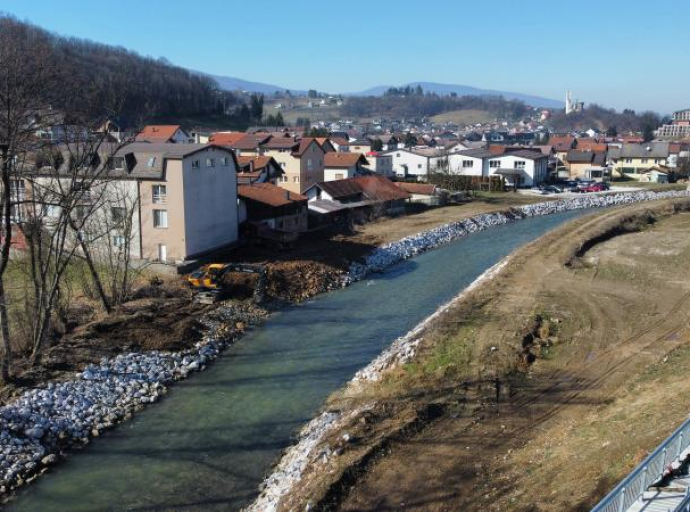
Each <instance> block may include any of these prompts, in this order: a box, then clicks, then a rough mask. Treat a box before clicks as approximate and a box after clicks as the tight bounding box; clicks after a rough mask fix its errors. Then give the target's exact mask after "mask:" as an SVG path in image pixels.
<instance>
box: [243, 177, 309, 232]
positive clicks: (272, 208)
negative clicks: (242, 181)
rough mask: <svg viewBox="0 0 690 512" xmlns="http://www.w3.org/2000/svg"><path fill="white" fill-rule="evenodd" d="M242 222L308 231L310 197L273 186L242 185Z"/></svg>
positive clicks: (259, 184) (268, 184) (279, 228)
mask: <svg viewBox="0 0 690 512" xmlns="http://www.w3.org/2000/svg"><path fill="white" fill-rule="evenodd" d="M237 196H238V198H239V219H240V223H243V222H259V223H262V224H264V225H266V226H268V227H270V228H272V229H278V230H281V231H290V232H295V233H299V232H303V231H306V230H307V228H308V209H307V198H306V197H305V196H303V195H300V194H296V193H294V192H290V191H289V190H285V189H284V188H280V187H276V186H275V185H273V184H271V183H255V184H253V185H240V186H239V187H238V188H237Z"/></svg>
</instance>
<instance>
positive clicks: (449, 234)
mask: <svg viewBox="0 0 690 512" xmlns="http://www.w3.org/2000/svg"><path fill="white" fill-rule="evenodd" d="M680 197H690V191H687V190H682V191H668V192H647V191H642V192H626V193H616V194H606V195H583V196H582V197H575V198H572V199H563V200H560V201H550V202H545V203H537V204H531V205H525V206H520V207H516V208H511V209H510V210H507V211H504V212H496V213H486V214H482V215H477V216H476V217H471V218H469V219H464V220H461V221H459V222H452V223H450V224H446V225H445V226H441V227H438V228H435V229H431V230H429V231H424V232H422V233H418V234H416V235H412V236H409V237H406V238H403V239H402V240H398V241H396V242H392V243H389V244H386V245H383V246H381V247H379V248H377V249H375V250H374V251H373V252H372V253H371V254H370V255H369V256H367V257H366V258H365V260H364V261H363V262H361V263H353V264H352V265H351V266H350V269H349V272H347V273H346V274H345V275H344V276H343V281H344V283H345V285H348V284H350V283H353V282H355V281H359V280H361V279H364V278H365V277H366V276H367V275H368V274H370V273H372V272H381V271H382V270H384V269H386V268H388V267H390V266H391V265H395V264H396V263H399V262H401V261H403V260H406V259H409V258H412V257H414V256H416V255H418V254H421V253H423V252H426V251H428V250H430V249H433V248H435V247H438V246H440V245H443V244H447V243H449V242H451V241H453V240H456V239H458V238H461V237H463V236H466V235H468V234H470V233H476V232H477V231H483V230H485V229H488V228H490V227H492V226H500V225H504V224H509V223H511V222H515V221H518V220H521V219H524V218H528V217H540V216H543V215H551V214H554V213H562V212H568V211H573V210H584V209H589V208H609V207H613V206H623V205H626V204H632V203H637V202H642V201H656V200H659V199H673V198H680Z"/></svg>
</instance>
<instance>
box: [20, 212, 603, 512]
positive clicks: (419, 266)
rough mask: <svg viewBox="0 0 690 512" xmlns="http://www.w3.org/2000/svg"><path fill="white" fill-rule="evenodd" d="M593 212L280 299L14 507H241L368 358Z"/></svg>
mask: <svg viewBox="0 0 690 512" xmlns="http://www.w3.org/2000/svg"><path fill="white" fill-rule="evenodd" d="M590 212H591V210H590ZM585 213H588V212H587V211H574V212H568V213H563V214H556V215H549V216H545V217H536V218H531V219H525V220H522V221H519V222H516V223H513V224H509V225H506V226H500V227H495V228H491V229H488V230H486V231H483V232H480V233H476V234H473V235H470V236H467V237H465V238H462V239H459V240H457V241H455V242H453V243H451V244H448V245H446V246H443V247H440V248H438V249H436V250H434V251H430V252H427V253H425V254H422V255H420V256H418V257H416V258H414V259H412V260H408V261H406V262H404V263H401V264H399V265H396V266H395V267H392V268H391V269H389V270H388V271H387V272H385V273H383V274H378V275H375V276H372V277H371V278H370V279H367V280H365V281H362V282H359V283H356V284H354V285H352V286H350V287H349V288H346V289H343V290H339V291H336V292H331V293H328V294H324V295H321V296H319V297H317V298H315V299H313V300H310V301H308V302H306V303H304V304H301V305H298V306H291V307H288V308H285V309H282V310H280V311H279V312H277V313H275V314H273V315H272V316H271V317H270V318H269V319H268V320H267V321H266V322H265V323H264V324H263V325H261V326H260V327H257V328H255V329H252V330H250V331H249V332H248V333H247V334H246V335H245V336H244V337H243V338H242V339H240V340H239V341H238V342H237V343H236V344H235V345H233V346H232V347H230V348H229V349H228V350H227V351H226V352H225V353H224V354H223V355H222V356H221V357H220V358H219V359H218V360H217V361H216V362H215V363H214V364H213V365H211V366H210V367H209V368H208V369H207V370H206V371H205V372H203V373H200V374H197V375H194V376H193V377H191V378H190V379H188V380H186V381H183V382H179V383H177V384H175V385H174V386H172V387H171V389H170V392H169V394H168V395H167V397H166V398H165V399H164V400H163V401H161V402H160V403H158V404H156V405H153V406H150V407H149V408H148V409H146V410H145V411H143V412H142V413H139V414H137V415H136V417H135V418H134V419H133V420H132V421H130V422H127V423H123V424H121V425H119V426H118V427H117V428H115V429H113V430H111V431H109V432H107V433H106V434H105V435H103V436H102V437H100V438H97V439H94V440H93V441H92V443H90V444H89V445H88V446H87V447H86V448H84V449H82V450H80V451H75V452H73V453H72V454H71V455H70V457H69V458H68V459H67V461H65V462H64V463H63V464H61V465H60V466H58V467H57V468H56V469H55V470H54V471H53V472H51V473H49V474H46V475H44V476H43V477H41V478H40V479H38V481H37V482H36V483H34V484H33V485H30V486H27V487H25V488H24V489H23V490H22V491H21V492H20V494H19V496H18V498H17V500H16V501H15V502H13V503H12V504H11V505H9V506H8V509H9V510H13V511H31V512H36V511H53V510H65V511H67V510H69V511H105V510H136V511H153V510H185V511H189V510H238V509H239V508H240V507H241V506H242V505H245V504H247V503H248V502H250V501H251V500H252V499H253V497H254V496H255V495H256V494H257V487H258V485H259V484H260V482H261V481H262V479H263V478H264V476H265V474H266V472H267V471H269V469H270V466H271V464H272V463H273V462H274V461H275V460H276V458H277V457H278V456H279V455H280V452H281V450H282V449H284V448H285V447H286V446H288V445H289V444H291V442H292V441H293V440H294V439H293V436H294V435H295V433H296V432H297V431H298V430H299V428H300V427H301V426H302V425H303V424H305V423H306V422H308V421H309V420H310V419H311V418H312V417H313V416H314V415H315V414H316V413H317V412H318V410H319V407H320V406H321V405H322V404H323V402H324V400H325V399H326V397H327V396H328V395H329V394H330V393H332V392H333V391H335V390H336V389H338V388H339V387H341V386H342V385H343V384H344V383H345V382H347V381H348V380H349V379H350V378H351V377H352V376H353V374H354V373H355V372H356V371H357V370H358V369H359V368H361V367H363V366H365V365H366V364H367V363H369V362H370V361H371V360H372V359H373V358H374V357H376V356H377V355H378V354H379V353H380V352H381V351H382V350H383V349H384V348H385V347H386V346H387V345H388V344H390V343H391V342H392V341H393V340H394V339H396V338H397V337H399V336H401V335H403V334H405V333H406V332H407V331H409V330H410V329H411V328H413V327H414V326H415V325H417V324H418V323H419V322H420V321H422V320H423V319H424V318H426V317H427V316H428V315H430V314H431V313H433V312H434V311H435V310H436V309H437V308H438V307H439V306H440V305H441V304H443V303H445V302H447V301H448V300H450V299H451V298H452V297H454V296H455V295H457V294H458V293H459V292H460V291H461V290H462V289H463V288H465V287H466V286H467V285H469V284H470V283H471V282H472V281H473V280H474V279H476V278H477V277H478V276H479V275H480V274H481V273H482V272H484V271H485V270H486V269H488V268H489V267H491V266H492V265H494V264H495V263H497V262H498V261H500V260H501V259H502V258H503V257H505V256H506V255H508V254H509V253H511V252H512V251H513V250H515V249H516V248H518V247H519V246H521V245H523V244H525V243H527V242H529V241H531V240H534V239H536V238H538V237H539V236H541V235H543V234H544V233H546V232H547V231H549V230H551V229H552V228H554V227H556V226H558V225H560V224H562V223H563V222H565V221H567V220H569V219H573V218H575V217H578V216H581V215H583V214H585Z"/></svg>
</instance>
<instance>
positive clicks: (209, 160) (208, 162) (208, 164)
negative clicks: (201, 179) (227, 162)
mask: <svg viewBox="0 0 690 512" xmlns="http://www.w3.org/2000/svg"><path fill="white" fill-rule="evenodd" d="M215 166H216V161H215V160H214V159H213V158H207V159H206V167H215Z"/></svg>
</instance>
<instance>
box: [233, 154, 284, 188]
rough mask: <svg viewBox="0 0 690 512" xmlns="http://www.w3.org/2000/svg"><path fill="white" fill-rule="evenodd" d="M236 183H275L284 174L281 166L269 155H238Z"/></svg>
mask: <svg viewBox="0 0 690 512" xmlns="http://www.w3.org/2000/svg"><path fill="white" fill-rule="evenodd" d="M237 165H238V168H237V169H238V171H237V183H238V184H239V185H251V184H253V183H272V184H274V185H275V184H276V183H277V182H278V180H279V179H280V177H281V176H282V175H283V174H284V173H283V168H282V167H281V166H280V164H278V162H276V161H275V160H274V159H273V158H272V157H270V156H251V155H246V156H238V157H237Z"/></svg>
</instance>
